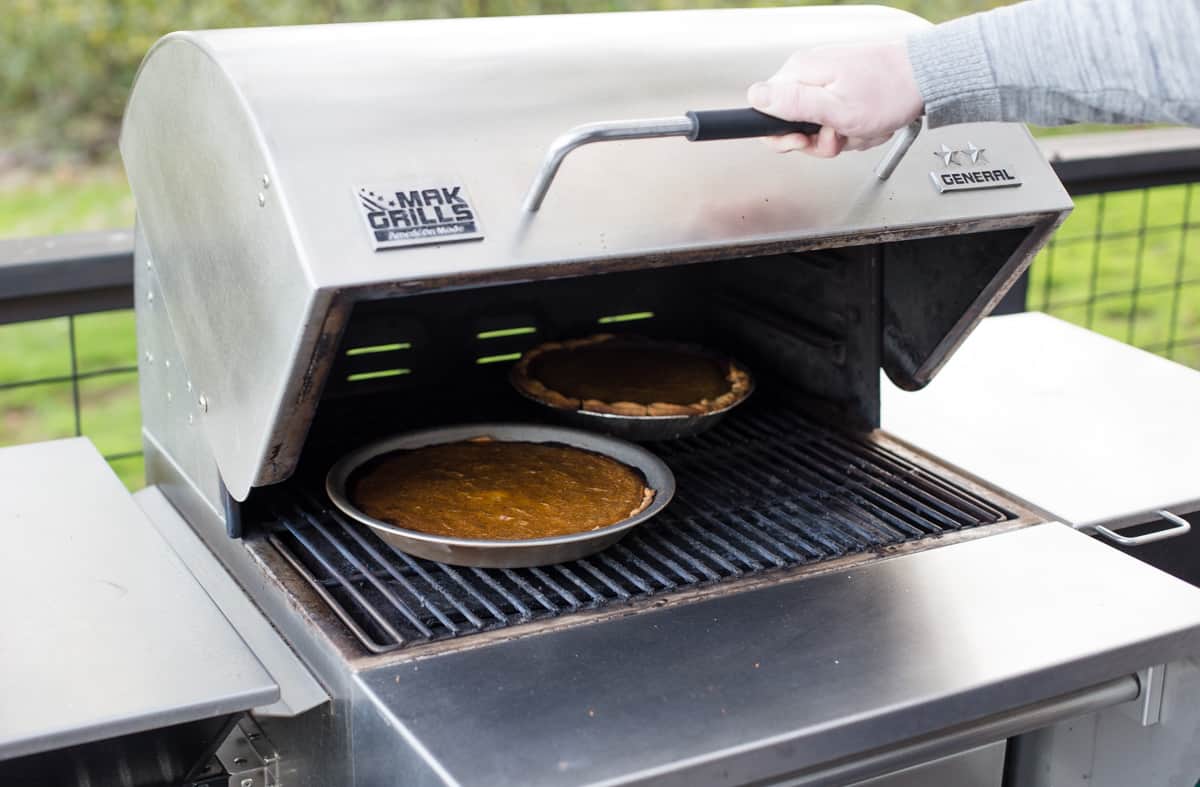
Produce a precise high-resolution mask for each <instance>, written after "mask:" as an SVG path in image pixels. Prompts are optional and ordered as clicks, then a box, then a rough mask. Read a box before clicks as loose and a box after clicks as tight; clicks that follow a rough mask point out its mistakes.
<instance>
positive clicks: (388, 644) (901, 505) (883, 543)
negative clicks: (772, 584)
mask: <svg viewBox="0 0 1200 787" xmlns="http://www.w3.org/2000/svg"><path fill="white" fill-rule="evenodd" d="M781 398H782V397H780V396H779V394H778V393H777V395H776V397H771V396H770V394H769V392H763V395H762V397H761V398H760V399H759V400H758V401H754V402H753V403H752V404H749V405H747V406H746V407H745V408H744V412H741V413H736V414H734V415H731V416H730V417H729V418H728V419H727V421H726V422H725V423H723V424H721V425H720V426H718V427H717V428H716V429H714V430H712V431H710V432H708V433H706V434H703V435H700V436H698V437H694V438H689V439H685V440H679V441H674V442H664V443H660V444H656V445H655V446H654V450H655V452H656V453H658V454H659V455H660V456H662V457H663V459H665V460H666V462H667V463H668V464H669V465H670V466H671V469H672V470H673V471H674V472H675V474H676V478H677V480H678V484H679V487H678V491H677V493H676V499H675V500H674V501H673V502H672V505H671V506H670V507H669V508H668V509H667V511H666V512H665V513H663V514H661V515H660V516H658V517H656V518H655V519H654V520H652V521H651V522H650V523H649V524H647V525H645V526H643V527H642V528H640V529H639V530H638V531H637V532H636V533H635V534H633V535H631V536H630V537H628V538H626V539H624V540H623V541H621V542H620V543H618V544H617V545H616V546H614V547H611V548H610V549H608V550H606V551H604V552H602V553H600V554H598V555H596V556H595V557H593V558H587V559H583V560H577V561H574V562H571V563H564V564H559V565H554V566H547V567H544V568H532V569H517V570H508V569H505V570H500V569H474V568H455V567H452V566H447V565H444V564H440V563H435V562H431V561H427V560H420V559H417V558H413V557H410V556H409V555H406V554H404V553H403V552H399V551H397V550H394V549H393V548H391V547H390V546H388V545H387V544H385V543H383V542H382V541H380V540H378V539H377V538H376V537H375V536H373V535H372V534H371V533H370V532H369V531H367V530H366V529H365V528H362V527H361V526H360V525H358V524H357V523H355V522H353V521H351V520H349V519H347V518H346V517H344V516H343V515H342V514H341V513H340V512H338V511H337V510H336V509H334V508H333V507H332V506H331V505H330V504H329V503H328V501H327V500H325V499H324V498H318V497H317V496H316V495H315V494H314V493H313V492H312V491H310V490H312V489H316V488H319V487H318V485H315V484H311V483H308V482H307V481H300V482H297V483H293V484H289V485H287V486H286V487H285V490H284V494H281V495H279V496H278V497H277V499H276V500H275V501H273V502H272V503H271V504H270V506H269V509H270V513H271V515H272V516H271V521H270V524H269V528H270V540H271V542H272V544H273V545H274V546H275V547H276V548H277V549H279V550H280V552H281V553H282V554H283V555H284V556H285V557H286V558H287V559H288V561H289V562H290V563H291V564H292V565H293V566H294V567H295V568H296V569H297V570H298V571H299V572H300V573H301V574H302V575H303V576H304V577H305V578H306V579H307V580H308V581H309V583H310V584H311V585H312V586H313V589H314V590H315V591H316V592H317V593H318V594H319V595H321V596H322V597H323V598H324V599H325V600H326V601H327V602H328V603H329V604H330V606H331V607H332V608H333V609H334V611H335V612H336V613H337V615H338V616H339V617H340V618H341V619H342V621H343V622H344V623H345V624H346V625H347V626H348V627H349V628H350V629H351V630H352V631H353V632H354V634H355V635H356V636H357V637H358V639H359V640H360V641H361V642H362V644H363V646H365V647H366V648H367V649H369V650H370V651H372V652H375V653H382V652H386V651H390V650H395V649H397V648H401V647H404V646H406V645H411V644H414V643H418V642H431V641H436V640H441V639H447V638H451V637H457V636H462V635H465V634H471V633H475V632H480V631H486V630H490V629H496V628H501V627H505V626H511V625H514V624H518V623H524V622H528V621H532V620H539V619H543V618H550V617H554V616H557V615H560V614H563V613H566V612H574V611H578V610H581V609H596V608H601V607H604V606H606V605H609V604H614V603H619V602H628V601H632V600H634V599H639V598H645V597H648V596H653V595H658V594H663V593H670V592H672V591H678V590H683V589H685V588H689V587H697V586H704V585H708V584H712V583H716V582H721V581H725V580H731V579H736V578H739V577H746V576H750V575H755V574H758V573H761V572H765V571H775V570H780V569H789V568H793V567H796V566H802V565H809V564H813V563H818V562H821V561H824V560H829V559H832V558H836V557H839V556H842V555H846V554H851V553H856V552H865V551H870V550H876V549H880V548H883V547H887V546H890V545H894V544H898V543H902V542H905V541H910V540H914V539H920V538H925V537H929V536H936V535H938V534H941V533H945V532H948V531H955V530H961V529H963V528H970V527H977V526H980V525H987V524H993V523H997V522H1003V521H1006V520H1010V519H1014V518H1015V517H1016V515H1015V514H1013V513H1012V512H1010V511H1008V510H1006V509H1005V508H1003V507H1001V506H999V505H997V504H995V503H993V502H991V501H989V500H987V499H986V498H985V497H983V496H981V495H980V494H977V493H975V492H972V491H969V490H967V489H965V488H963V487H961V486H959V485H957V484H955V483H953V482H950V481H948V480H945V479H943V478H940V477H938V476H936V475H934V474H932V473H930V472H929V471H927V470H925V469H923V468H921V467H918V466H917V465H915V464H913V463H912V462H910V461H908V460H907V459H905V458H903V457H901V456H900V455H899V454H897V453H894V452H892V451H889V450H886V449H884V448H882V447H880V446H877V445H874V444H872V443H870V442H868V441H867V440H866V439H863V438H859V437H853V436H848V435H846V434H843V433H840V432H838V431H835V430H833V429H831V428H829V427H827V426H822V425H821V424H819V423H817V422H816V421H814V420H812V419H810V418H808V417H806V416H804V415H803V414H801V413H800V412H799V411H798V410H797V409H796V408H795V407H794V406H790V405H788V404H785V403H783V402H781V401H780V399H781Z"/></svg>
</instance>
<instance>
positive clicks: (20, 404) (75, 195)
mask: <svg viewBox="0 0 1200 787" xmlns="http://www.w3.org/2000/svg"><path fill="white" fill-rule="evenodd" d="M1146 194H1147V195H1148V196H1144V195H1143V192H1127V193H1115V194H1108V195H1104V196H1103V197H1099V196H1096V197H1084V198H1081V199H1079V200H1077V201H1076V208H1075V212H1074V213H1073V214H1072V215H1071V217H1070V218H1069V219H1068V220H1067V222H1066V223H1065V224H1064V225H1063V227H1062V228H1061V229H1060V230H1059V232H1058V234H1057V235H1056V236H1055V240H1054V242H1053V245H1052V247H1051V248H1049V249H1047V250H1045V251H1043V253H1042V254H1041V256H1040V257H1039V258H1038V260H1037V261H1036V262H1035V263H1034V266H1033V270H1032V275H1031V279H1030V290H1029V306H1030V308H1031V309H1040V310H1043V311H1048V312H1050V313H1051V314H1055V315H1057V316H1060V317H1062V318H1064V319H1066V320H1070V321H1072V322H1075V323H1078V324H1081V325H1087V326H1090V327H1091V328H1093V329H1094V330H1097V331H1099V332H1100V333H1103V334H1106V335H1108V336H1112V337H1114V338H1117V339H1120V340H1122V341H1128V342H1130V343H1133V344H1136V345H1138V346H1142V347H1148V348H1151V349H1153V350H1155V351H1157V352H1160V353H1163V354H1167V355H1170V356H1171V357H1173V358H1174V359H1175V360H1177V361H1179V362H1181V363H1185V364H1188V365H1191V366H1193V367H1196V368H1200V229H1198V230H1197V231H1195V232H1193V231H1190V229H1188V225H1190V224H1191V223H1200V191H1197V193H1196V194H1195V195H1194V197H1193V198H1191V199H1190V200H1189V197H1188V187H1185V186H1178V187H1175V186H1172V187H1167V188H1159V189H1154V190H1152V191H1149V192H1146ZM1102 203H1103V206H1102ZM1143 219H1144V220H1145V224H1146V226H1147V228H1148V229H1147V231H1146V232H1145V234H1144V238H1143V239H1139V238H1138V237H1137V229H1138V227H1140V226H1141V225H1142V223H1143ZM132 221H133V209H132V200H131V198H130V196H129V192H128V187H127V186H126V184H125V181H124V178H123V176H122V174H121V172H120V170H118V169H114V168H95V169H84V170H80V171H75V172H59V173H50V174H41V175H30V174H22V175H19V176H17V175H10V176H7V177H5V178H0V237H20V236H28V235H50V234H55V233H60V232H71V231H78V230H83V229H102V228H109V227H127V226H129V225H130V224H131V223H132ZM1098 240H1099V242H1097V241H1098ZM1176 281H1184V282H1190V283H1188V284H1186V285H1185V286H1183V287H1182V288H1176V287H1175V282H1176ZM1093 287H1094V291H1095V292H1098V293H1101V294H1104V293H1113V295H1112V297H1102V298H1101V299H1099V300H1097V301H1096V302H1095V303H1094V304H1093V305H1092V306H1090V307H1089V306H1088V305H1087V304H1086V303H1084V301H1086V300H1087V298H1088V295H1089V293H1091V292H1093ZM1136 287H1140V288H1142V289H1143V292H1142V293H1141V294H1140V295H1134V294H1132V293H1131V290H1133V289H1134V288H1136ZM1176 290H1178V296H1177V295H1176ZM1131 315H1132V319H1131ZM1173 319H1174V322H1172V320H1173ZM1173 325H1174V328H1172V326H1173ZM75 332H76V338H77V342H76V345H77V351H78V353H77V358H76V363H77V366H78V369H79V371H80V372H96V371H103V370H106V369H113V368H117V367H124V366H133V365H135V364H136V361H137V348H136V342H135V334H134V321H133V314H132V312H129V311H122V312H109V313H102V314H94V315H83V316H80V317H77V318H76V320H75ZM1172 333H1174V336H1175V338H1176V339H1177V340H1190V342H1187V343H1184V344H1180V345H1179V346H1177V347H1175V348H1174V349H1173V350H1172V351H1170V352H1168V351H1167V350H1166V348H1165V347H1164V344H1165V343H1166V342H1167V341H1168V339H1169V338H1170V337H1171V336H1172ZM70 372H71V358H70V351H69V344H68V323H67V319H66V318H62V319H54V320H45V321H41V322H35V323H18V324H15V325H7V326H0V385H4V384H5V383H13V382H18V381H24V380H33V379H40V378H45V377H59V376H69V375H70ZM73 398H74V391H73V390H72V387H71V384H70V383H69V382H66V383H61V382H60V383H47V384H41V385H36V386H28V387H22V388H10V389H7V390H0V445H10V444H15V443H22V442H30V441H34V440H47V439H52V438H56V437H67V436H71V435H73V434H75V429H76V424H75V416H74V409H73V406H72V404H73ZM79 398H80V402H81V419H80V421H81V422H80V427H81V429H82V432H83V434H85V435H87V436H88V437H90V438H91V439H92V440H93V441H94V442H95V443H96V445H97V447H98V448H99V449H100V450H101V452H103V453H105V454H121V453H126V452H129V451H136V450H138V449H139V448H140V437H139V424H140V416H139V412H138V393H137V380H136V375H134V374H131V373H122V374H115V375H104V376H99V377H95V378H91V379H85V380H82V381H80V383H79ZM113 465H114V469H115V470H116V471H117V472H118V474H119V475H120V476H121V478H122V480H124V481H125V483H126V484H127V485H129V486H130V488H137V487H139V486H141V485H142V478H143V466H142V461H141V458H140V457H137V458H132V459H124V460H120V461H117V462H114V463H113Z"/></svg>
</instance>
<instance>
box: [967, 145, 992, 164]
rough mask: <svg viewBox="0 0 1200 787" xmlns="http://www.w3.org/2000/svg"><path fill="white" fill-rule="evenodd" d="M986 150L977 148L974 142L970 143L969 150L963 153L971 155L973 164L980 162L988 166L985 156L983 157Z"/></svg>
mask: <svg viewBox="0 0 1200 787" xmlns="http://www.w3.org/2000/svg"><path fill="white" fill-rule="evenodd" d="M984 150H986V148H977V147H975V143H974V142H968V143H967V149H966V150H965V151H961V152H963V153H966V154H968V155H970V157H971V163H972V164H978V163H980V162H983V163H984V164H986V163H987V159H986V158H984V156H983V151H984Z"/></svg>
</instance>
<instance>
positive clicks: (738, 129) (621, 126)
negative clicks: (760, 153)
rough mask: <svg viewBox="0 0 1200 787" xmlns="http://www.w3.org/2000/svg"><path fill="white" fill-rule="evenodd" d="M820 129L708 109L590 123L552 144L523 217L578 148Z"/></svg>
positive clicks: (887, 173) (886, 164)
mask: <svg viewBox="0 0 1200 787" xmlns="http://www.w3.org/2000/svg"><path fill="white" fill-rule="evenodd" d="M820 130H821V127H820V126H819V125H817V124H816V123H794V122H792V121H788V120H780V119H779V118H777V117H772V116H771V115H766V114H764V113H762V112H759V111H758V110H757V109H749V108H745V109H709V110H702V111H698V112H696V111H693V112H688V113H687V114H686V115H682V116H680V117H664V118H648V119H644V120H610V121H605V122H602V123H588V124H585V125H582V126H576V127H575V128H573V129H571V130H569V131H567V133H565V134H563V135H562V136H560V137H558V138H557V139H555V140H554V141H553V142H551V143H550V148H549V150H547V151H546V157H545V159H543V160H542V166H541V168H540V169H539V170H538V173H537V176H536V177H534V179H533V184H532V185H531V186H530V187H529V192H528V193H527V194H526V195H525V203H524V205H523V207H524V209H525V212H526V213H536V212H537V210H538V208H540V207H542V201H543V200H545V199H546V192H548V191H549V190H550V184H551V183H552V182H554V176H555V175H557V174H558V168H559V167H560V166H562V163H563V159H565V158H566V157H567V154H568V153H570V152H571V151H572V150H575V149H576V148H579V147H582V146H584V145H589V144H591V143H593V142H611V141H613V140H620V139H652V138H656V137H686V138H687V139H689V140H690V141H692V142H707V141H709V140H718V139H745V138H748V137H772V136H778V135H780V134H795V133H800V134H816V133H817V132H818V131H820ZM920 131H921V121H920V120H916V121H914V122H913V123H911V124H909V125H908V126H907V127H906V128H903V129H901V130H900V131H899V132H898V133H897V134H896V136H895V137H894V139H893V141H892V145H891V147H890V148H888V151H887V153H885V154H884V156H883V159H882V160H881V161H880V162H879V164H878V165H877V166H876V167H875V176H876V177H877V178H879V179H880V180H887V179H888V178H889V177H891V174H892V171H893V170H895V169H896V165H897V164H899V163H900V160H901V159H902V158H904V154H905V153H907V152H908V149H909V148H910V147H912V143H913V140H915V139H916V138H917V134H918V133H919V132H920Z"/></svg>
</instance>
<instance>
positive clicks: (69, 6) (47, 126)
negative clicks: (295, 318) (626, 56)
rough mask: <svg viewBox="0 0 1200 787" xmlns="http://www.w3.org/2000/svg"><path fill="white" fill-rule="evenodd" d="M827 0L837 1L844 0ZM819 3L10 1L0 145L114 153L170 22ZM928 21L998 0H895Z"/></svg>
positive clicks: (0, 71)
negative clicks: (146, 58) (131, 95)
mask: <svg viewBox="0 0 1200 787" xmlns="http://www.w3.org/2000/svg"><path fill="white" fill-rule="evenodd" d="M826 3H831V4H839V3H838V0H826ZM797 4H799V5H803V4H816V3H815V2H807V1H806V0H799V2H789V0H74V1H73V2H64V0H4V10H3V12H0V151H4V150H8V151H10V152H16V153H17V154H18V155H21V154H24V156H22V157H25V158H28V157H31V156H41V157H44V156H45V155H46V154H48V153H68V154H75V155H81V156H83V157H86V158H89V159H97V158H107V157H109V156H112V155H113V153H114V152H115V142H116V135H117V131H118V129H119V127H120V121H121V112H122V110H123V108H124V105H125V96H126V93H127V92H128V90H129V86H130V85H131V84H132V82H133V77H134V74H135V73H136V71H137V67H138V63H140V62H141V59H142V56H143V55H144V54H145V53H146V50H148V49H149V48H150V47H151V45H153V44H154V42H155V41H156V40H157V39H158V38H159V37H160V36H162V35H164V34H165V33H168V32H170V31H172V30H187V29H201V28H214V27H245V26H252V25H294V24H310V23H321V22H345V21H357V20H374V19H403V18H411V19H415V18H429V17H454V16H502V15H514V14H537V13H573V12H591V11H633V10H651V9H656V8H715V7H727V6H745V5H797ZM888 4H889V5H893V6H896V7H899V8H904V9H907V10H911V11H915V12H917V13H919V14H921V15H922V16H925V17H926V18H928V19H932V20H941V19H947V18H950V17H953V16H958V15H961V14H964V13H970V12H972V11H978V10H982V9H985V8H990V7H993V6H996V5H1003V4H1005V3H1004V2H1000V0H894V1H893V2H890V3H888Z"/></svg>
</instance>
